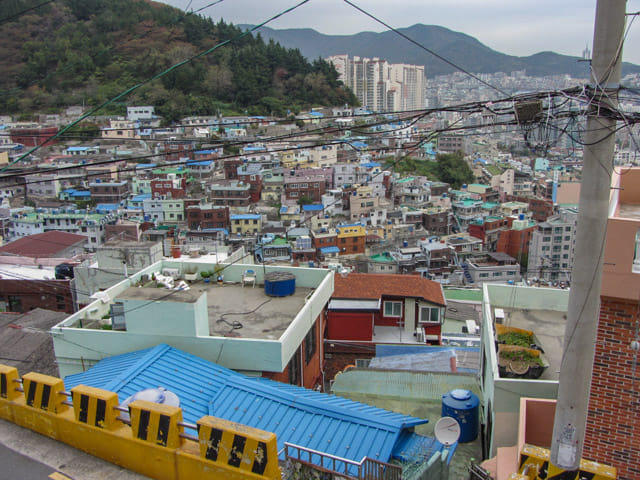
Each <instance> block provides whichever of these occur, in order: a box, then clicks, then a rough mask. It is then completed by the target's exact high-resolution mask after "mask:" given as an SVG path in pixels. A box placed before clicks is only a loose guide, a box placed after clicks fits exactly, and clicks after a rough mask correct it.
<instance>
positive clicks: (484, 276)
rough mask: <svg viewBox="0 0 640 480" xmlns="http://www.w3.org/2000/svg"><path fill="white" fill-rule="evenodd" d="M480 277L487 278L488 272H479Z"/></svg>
mask: <svg viewBox="0 0 640 480" xmlns="http://www.w3.org/2000/svg"><path fill="white" fill-rule="evenodd" d="M478 276H479V277H480V278H488V277H489V274H488V273H481V274H480V275H478Z"/></svg>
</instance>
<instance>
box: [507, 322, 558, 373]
mask: <svg viewBox="0 0 640 480" xmlns="http://www.w3.org/2000/svg"><path fill="white" fill-rule="evenodd" d="M496 338H497V341H496V344H497V348H498V371H499V372H500V377H502V378H528V379H536V378H540V376H541V375H542V373H543V372H544V370H545V369H546V368H547V367H548V366H549V363H548V362H547V361H546V359H545V358H544V356H543V355H542V349H540V348H539V347H536V342H535V336H534V334H533V332H532V331H531V330H525V329H522V328H516V327H508V326H505V325H500V324H496Z"/></svg>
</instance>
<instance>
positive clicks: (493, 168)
mask: <svg viewBox="0 0 640 480" xmlns="http://www.w3.org/2000/svg"><path fill="white" fill-rule="evenodd" d="M485 168H486V169H487V171H488V172H489V173H490V174H491V175H501V174H502V172H503V171H504V170H502V168H500V167H499V166H498V165H487V166H486V167H485Z"/></svg>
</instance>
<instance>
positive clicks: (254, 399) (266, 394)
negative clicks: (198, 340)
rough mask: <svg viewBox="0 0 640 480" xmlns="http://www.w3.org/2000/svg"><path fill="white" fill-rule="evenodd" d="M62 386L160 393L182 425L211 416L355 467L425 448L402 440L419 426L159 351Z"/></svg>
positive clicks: (165, 348) (126, 357) (127, 357)
mask: <svg viewBox="0 0 640 480" xmlns="http://www.w3.org/2000/svg"><path fill="white" fill-rule="evenodd" d="M64 382H65V386H66V388H67V389H71V388H73V387H74V386H76V385H80V384H83V385H88V386H92V387H96V388H102V389H105V390H110V391H113V392H116V393H117V394H118V398H119V400H120V401H123V400H124V399H125V398H127V397H129V396H130V395H133V394H134V393H136V392H138V391H140V390H144V389H147V388H156V387H159V386H161V387H164V388H166V389H168V390H171V391H172V392H173V393H175V394H176V395H177V396H178V397H179V398H180V404H181V407H182V409H183V417H184V419H185V421H187V422H191V423H195V422H196V421H197V420H198V419H199V418H201V417H202V416H203V415H214V416H216V417H219V418H223V419H226V420H231V421H235V422H239V423H242V424H245V425H249V426H252V427H255V428H261V429H263V430H266V431H270V432H273V433H275V434H276V435H277V438H278V449H279V450H280V449H281V448H282V447H283V446H284V442H289V443H294V444H296V445H300V446H304V447H307V448H311V449H314V450H319V451H323V452H326V453H331V454H334V455H338V456H340V457H343V458H348V459H352V460H356V461H360V460H361V459H362V458H363V457H364V456H367V457H370V458H374V459H378V460H381V461H385V462H387V461H389V460H390V459H391V458H392V457H397V456H398V455H401V454H402V453H403V452H405V450H406V448H407V447H406V445H407V442H414V443H415V444H421V445H424V444H425V443H424V441H421V440H420V439H408V438H407V436H409V437H410V436H413V435H415V434H413V433H411V432H409V430H408V429H411V428H412V427H415V426H417V425H420V424H423V423H426V422H427V420H423V419H419V418H415V417H411V416H408V415H402V414H398V413H394V412H390V411H387V410H383V409H380V408H376V407H372V406H369V405H365V404H362V403H358V402H354V401H352V400H348V399H345V398H342V397H338V396H335V395H327V394H324V393H319V392H315V391H312V390H307V389H304V388H301V387H296V386H293V385H288V384H284V383H279V382H275V381H270V380H266V379H256V378H249V377H245V376H244V375H241V374H239V373H236V372H233V371H232V370H229V369H227V368H224V367H221V366H219V365H216V364H214V363H211V362H208V361H206V360H203V359H201V358H198V357H196V356H194V355H191V354H189V353H186V352H183V351H181V350H178V349H176V348H173V347H170V346H169V345H165V344H161V345H158V346H156V347H154V348H150V349H146V350H140V351H137V352H132V353H127V354H123V355H117V356H114V357H110V358H106V359H104V360H101V361H100V362H99V363H98V364H97V365H95V366H93V367H91V368H90V369H89V370H88V371H86V372H83V373H78V374H75V375H69V376H67V377H66V378H65V379H64ZM400 439H402V441H403V443H402V445H400V446H401V447H402V450H398V448H399V442H398V440H400ZM420 458H422V457H420Z"/></svg>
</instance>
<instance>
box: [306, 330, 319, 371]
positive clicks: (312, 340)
mask: <svg viewBox="0 0 640 480" xmlns="http://www.w3.org/2000/svg"><path fill="white" fill-rule="evenodd" d="M316 343H317V339H316V324H315V323H314V324H313V325H312V326H311V329H310V330H309V332H308V333H307V335H306V337H304V358H305V361H306V362H307V364H309V362H310V361H311V359H312V358H313V355H314V354H315V353H316Z"/></svg>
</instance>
